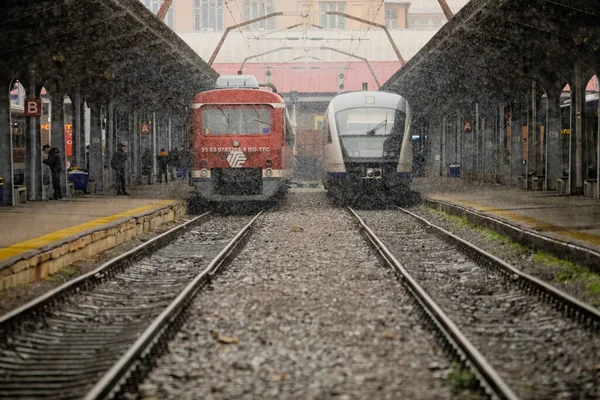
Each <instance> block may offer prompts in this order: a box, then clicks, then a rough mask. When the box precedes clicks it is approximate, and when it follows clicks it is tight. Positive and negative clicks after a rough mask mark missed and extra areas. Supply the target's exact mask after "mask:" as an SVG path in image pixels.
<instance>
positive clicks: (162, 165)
mask: <svg viewBox="0 0 600 400" xmlns="http://www.w3.org/2000/svg"><path fill="white" fill-rule="evenodd" d="M156 161H158V183H162V177H163V175H164V176H165V183H169V171H168V168H169V153H167V152H166V150H165V149H164V148H162V149H160V153H158V155H157V156H156Z"/></svg>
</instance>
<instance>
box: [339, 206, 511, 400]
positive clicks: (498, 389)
mask: <svg viewBox="0 0 600 400" xmlns="http://www.w3.org/2000/svg"><path fill="white" fill-rule="evenodd" d="M348 210H349V211H350V213H351V214H352V215H353V216H354V218H356V219H357V220H358V222H359V223H360V226H361V230H362V232H363V233H364V234H365V236H366V237H367V239H368V240H369V242H370V243H371V245H372V246H373V247H374V248H375V250H377V252H378V253H379V254H380V255H381V257H382V258H383V260H384V261H385V262H386V263H387V264H388V265H389V266H390V267H391V268H392V269H393V270H394V271H396V273H398V275H399V276H400V278H401V279H402V282H403V283H404V284H405V286H406V287H407V289H408V291H409V292H410V293H411V294H412V295H413V297H414V298H415V299H416V300H417V302H418V303H419V305H420V306H421V307H422V309H423V311H424V312H425V313H426V314H427V316H428V317H429V318H430V319H431V321H432V322H433V323H434V324H435V326H436V327H437V328H438V330H439V331H440V332H441V333H442V334H443V336H444V337H445V339H446V340H447V342H448V343H449V344H450V345H451V346H452V347H453V348H454V350H455V351H456V353H458V356H459V357H460V359H461V361H463V362H464V363H465V364H467V365H468V366H469V367H470V369H471V370H472V371H473V373H474V374H475V375H476V376H477V378H478V380H479V382H480V384H481V386H482V387H483V388H484V389H485V390H486V392H487V393H488V394H489V395H490V396H491V397H492V398H497V399H502V400H517V399H518V397H517V395H516V394H515V393H514V392H513V391H512V390H511V389H510V387H509V386H508V385H507V384H506V382H504V380H503V379H502V378H501V377H500V375H499V374H498V372H496V370H495V369H494V368H493V367H492V366H491V364H490V363H489V362H488V361H487V360H486V359H485V357H484V356H483V355H482V354H481V353H480V352H479V350H478V349H477V348H476V347H475V346H474V345H473V344H472V343H471V341H469V339H467V337H466V336H465V335H464V334H463V333H462V332H461V331H460V329H459V328H458V327H457V326H456V324H455V323H454V322H452V320H451V319H450V318H449V317H448V316H447V315H446V313H445V312H444V311H443V310H442V308H441V307H440V306H439V305H437V304H436V303H435V302H434V301H433V299H432V298H431V297H430V296H429V295H428V294H427V292H425V290H424V289H423V288H422V287H421V285H419V284H418V283H417V281H416V280H415V279H414V278H413V277H412V276H411V275H410V274H409V273H408V271H407V270H406V268H404V267H403V266H402V264H400V262H399V261H398V260H397V259H396V257H394V255H393V254H392V253H391V252H390V250H389V249H388V248H387V247H386V246H385V245H384V244H383V243H382V242H381V240H380V239H379V238H378V237H377V235H375V233H374V232H373V231H372V230H371V228H369V227H368V226H367V224H366V223H365V222H364V220H363V219H362V218H361V217H360V216H359V215H358V214H357V213H356V212H355V211H354V210H353V209H352V208H351V207H348Z"/></svg>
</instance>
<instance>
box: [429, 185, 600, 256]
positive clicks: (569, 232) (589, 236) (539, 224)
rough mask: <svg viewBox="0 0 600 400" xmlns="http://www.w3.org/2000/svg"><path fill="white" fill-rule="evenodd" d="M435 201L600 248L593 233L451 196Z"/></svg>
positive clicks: (440, 196)
mask: <svg viewBox="0 0 600 400" xmlns="http://www.w3.org/2000/svg"><path fill="white" fill-rule="evenodd" d="M431 198H432V199H434V200H441V201H445V202H448V203H453V204H456V205H459V206H466V207H470V208H473V209H475V210H476V211H482V212H487V213H489V214H492V215H496V216H501V217H504V218H506V219H509V220H514V221H518V222H521V223H524V224H525V225H527V226H528V227H530V228H533V229H536V230H539V231H551V232H552V233H554V234H556V235H562V236H566V237H568V238H571V239H575V240H579V241H582V242H587V243H592V244H594V245H597V246H600V236H599V235H595V234H593V233H588V232H582V231H577V230H574V229H564V228H561V227H559V226H557V225H554V224H551V223H548V222H544V221H540V220H538V219H535V218H533V217H529V216H526V215H521V214H517V213H516V212H514V211H508V210H498V207H489V206H486V205H483V204H478V203H473V202H470V201H465V200H457V199H455V198H452V197H449V196H442V195H436V196H431Z"/></svg>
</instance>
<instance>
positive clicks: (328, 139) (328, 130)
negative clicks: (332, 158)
mask: <svg viewBox="0 0 600 400" xmlns="http://www.w3.org/2000/svg"><path fill="white" fill-rule="evenodd" d="M323 137H324V138H325V143H327V144H330V143H333V140H332V139H331V128H330V127H329V118H327V114H326V115H325V119H324V120H323Z"/></svg>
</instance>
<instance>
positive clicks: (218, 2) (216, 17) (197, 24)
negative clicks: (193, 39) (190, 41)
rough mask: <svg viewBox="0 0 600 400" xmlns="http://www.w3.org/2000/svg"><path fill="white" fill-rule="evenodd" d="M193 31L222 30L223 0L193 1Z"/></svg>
mask: <svg viewBox="0 0 600 400" xmlns="http://www.w3.org/2000/svg"><path fill="white" fill-rule="evenodd" d="M194 30H195V31H201V30H214V31H222V30H223V0H194Z"/></svg>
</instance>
